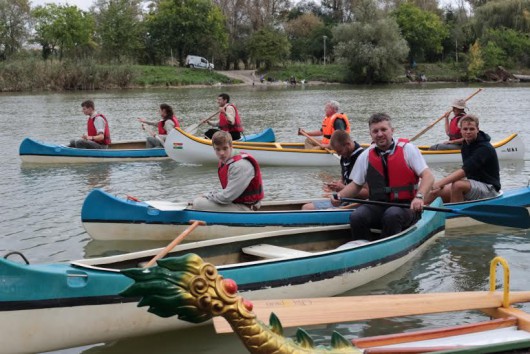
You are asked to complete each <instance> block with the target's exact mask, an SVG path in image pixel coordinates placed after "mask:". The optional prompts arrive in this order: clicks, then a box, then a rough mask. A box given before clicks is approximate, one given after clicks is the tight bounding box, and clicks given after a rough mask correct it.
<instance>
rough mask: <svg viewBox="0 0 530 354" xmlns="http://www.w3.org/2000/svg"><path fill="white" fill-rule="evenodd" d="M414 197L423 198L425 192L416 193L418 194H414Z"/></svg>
mask: <svg viewBox="0 0 530 354" xmlns="http://www.w3.org/2000/svg"><path fill="white" fill-rule="evenodd" d="M414 198H418V199H421V200H423V193H420V192H418V193H416V195H415V196H414Z"/></svg>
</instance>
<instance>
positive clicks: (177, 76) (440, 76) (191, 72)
mask: <svg viewBox="0 0 530 354" xmlns="http://www.w3.org/2000/svg"><path fill="white" fill-rule="evenodd" d="M520 73H521V74H525V72H520ZM353 81H354V80H353V78H352V77H351V74H350V72H349V71H348V69H347V67H345V66H343V65H339V64H327V65H316V64H291V65H286V66H283V67H281V68H275V69H273V70H269V71H258V70H231V71H211V72H210V71H208V70H200V69H188V68H181V67H173V66H147V65H99V64H96V63H95V62H94V61H91V60H87V61H82V62H69V61H64V62H58V61H53V62H52V61H42V60H38V59H28V60H23V61H15V62H7V63H6V62H0V92H39V91H54V92H60V91H78V90H107V89H116V88H118V89H135V88H159V87H167V88H178V87H209V86H224V85H259V86H268V85H276V86H281V85H283V86H285V85H295V84H296V85H298V84H303V85H326V84H351V83H352V82H353ZM417 82H468V78H467V74H466V71H465V66H464V65H463V64H459V65H457V64H454V63H449V64H447V63H427V64H419V65H417V66H416V67H415V68H414V69H407V68H405V67H403V72H402V73H400V74H398V75H396V76H395V77H394V78H393V79H392V80H391V81H390V82H389V83H399V84H402V83H417Z"/></svg>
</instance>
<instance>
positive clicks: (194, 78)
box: [132, 65, 234, 86]
mask: <svg viewBox="0 0 530 354" xmlns="http://www.w3.org/2000/svg"><path fill="white" fill-rule="evenodd" d="M132 68H133V71H134V73H135V75H134V79H133V84H135V85H138V86H182V85H214V84H216V83H219V82H220V83H231V82H232V83H234V81H233V80H232V81H231V80H230V79H229V78H228V77H226V76H224V75H221V74H218V73H216V72H210V71H208V70H202V69H188V68H176V67H172V66H148V65H133V67H132Z"/></svg>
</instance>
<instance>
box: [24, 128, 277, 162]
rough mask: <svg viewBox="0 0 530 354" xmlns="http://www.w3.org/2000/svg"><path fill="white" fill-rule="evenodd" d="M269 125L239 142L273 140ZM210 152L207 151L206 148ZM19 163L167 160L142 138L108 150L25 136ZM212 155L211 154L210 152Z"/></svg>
mask: <svg viewBox="0 0 530 354" xmlns="http://www.w3.org/2000/svg"><path fill="white" fill-rule="evenodd" d="M275 140H276V137H275V135H274V131H273V130H272V129H271V128H267V129H264V130H263V131H261V132H259V133H256V134H250V135H246V136H244V137H243V138H242V139H241V141H254V142H273V141H275ZM209 152H210V153H211V151H209ZM19 155H20V158H21V159H22V161H23V162H29V163H83V162H104V161H153V160H166V159H168V157H167V155H166V152H165V150H164V148H153V149H147V148H146V147H145V140H137V141H121V142H115V143H112V144H111V145H110V147H109V149H105V150H98V149H77V148H70V147H67V146H64V145H57V144H53V143H46V142H42V141H38V140H35V139H32V138H25V139H24V140H22V143H21V144H20V147H19ZM214 155H215V154H214Z"/></svg>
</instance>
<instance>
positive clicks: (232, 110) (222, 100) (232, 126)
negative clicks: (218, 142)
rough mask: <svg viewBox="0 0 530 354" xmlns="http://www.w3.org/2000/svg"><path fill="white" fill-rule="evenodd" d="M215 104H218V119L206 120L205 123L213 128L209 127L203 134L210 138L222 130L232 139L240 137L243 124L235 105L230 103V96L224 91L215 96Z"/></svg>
mask: <svg viewBox="0 0 530 354" xmlns="http://www.w3.org/2000/svg"><path fill="white" fill-rule="evenodd" d="M217 105H218V106H219V119H218V120H217V121H210V120H208V121H206V123H208V124H209V125H211V126H212V127H215V128H212V129H209V130H208V131H206V133H204V135H205V136H206V137H207V138H209V139H212V137H213V135H214V134H215V133H216V132H218V131H220V130H222V131H225V132H228V133H230V135H231V136H232V140H239V139H241V133H243V130H244V129H243V124H242V123H241V117H240V116H239V111H238V110H237V107H236V106H235V105H234V104H232V103H230V96H229V95H228V94H226V93H222V94H220V95H219V96H217Z"/></svg>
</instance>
